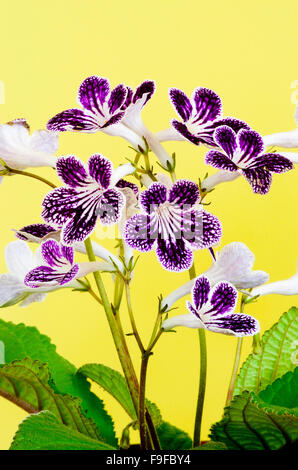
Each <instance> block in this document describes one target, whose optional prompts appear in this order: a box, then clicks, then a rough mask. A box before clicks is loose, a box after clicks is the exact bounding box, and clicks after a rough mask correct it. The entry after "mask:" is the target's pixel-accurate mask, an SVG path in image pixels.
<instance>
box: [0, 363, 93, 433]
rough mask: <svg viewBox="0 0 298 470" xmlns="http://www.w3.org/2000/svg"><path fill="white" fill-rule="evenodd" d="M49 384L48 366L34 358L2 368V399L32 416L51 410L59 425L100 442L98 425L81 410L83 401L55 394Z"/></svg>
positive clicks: (0, 388)
mask: <svg viewBox="0 0 298 470" xmlns="http://www.w3.org/2000/svg"><path fill="white" fill-rule="evenodd" d="M49 381H50V373H49V369H48V367H47V365H46V364H42V363H41V362H40V361H37V360H35V361H33V360H32V359H31V358H27V359H22V360H21V361H18V360H16V361H13V362H11V363H10V364H5V365H3V366H2V367H0V396H3V397H5V398H7V399H8V400H10V401H12V402H13V403H15V404H16V405H18V406H20V407H22V408H23V409H24V410H26V411H28V412H29V413H37V412H39V411H42V410H48V411H51V412H52V413H53V414H54V415H55V416H56V418H57V420H58V422H59V423H61V424H63V425H66V426H69V427H70V428H72V429H74V430H75V431H77V432H80V433H82V434H85V435H86V436H89V437H91V438H93V439H100V438H101V436H100V433H99V430H98V428H97V426H96V424H95V423H94V422H93V421H92V420H91V419H90V418H86V417H85V416H84V415H83V413H82V411H81V407H80V401H81V400H80V399H78V398H74V397H71V396H70V395H60V394H58V393H55V392H54V390H53V389H52V388H51V387H50V385H49Z"/></svg>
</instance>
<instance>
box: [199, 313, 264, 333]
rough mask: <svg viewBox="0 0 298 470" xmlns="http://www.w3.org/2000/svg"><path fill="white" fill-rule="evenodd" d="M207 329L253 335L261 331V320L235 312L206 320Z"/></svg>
mask: <svg viewBox="0 0 298 470" xmlns="http://www.w3.org/2000/svg"><path fill="white" fill-rule="evenodd" d="M205 326H206V328H207V330H210V331H214V332H216V333H223V334H226V335H233V336H252V335H255V334H256V333H258V332H259V331H260V327H259V322H258V321H257V320H256V319H255V318H253V317H251V316H250V315H244V314H239V313H233V314H231V315H226V316H224V317H222V318H216V319H214V320H212V321H208V322H205Z"/></svg>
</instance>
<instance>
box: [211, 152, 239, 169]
mask: <svg viewBox="0 0 298 470" xmlns="http://www.w3.org/2000/svg"><path fill="white" fill-rule="evenodd" d="M205 163H207V165H211V166H213V167H214V168H219V169H220V170H227V171H237V170H238V167H237V166H236V165H235V163H233V162H232V160H230V158H229V157H227V156H226V155H224V154H223V153H221V152H218V151H217V150H210V151H209V152H208V153H207V154H206V156H205Z"/></svg>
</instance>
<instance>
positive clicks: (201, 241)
mask: <svg viewBox="0 0 298 470" xmlns="http://www.w3.org/2000/svg"><path fill="white" fill-rule="evenodd" d="M221 236H222V227H221V223H220V221H219V219H218V218H217V217H216V216H215V215H213V214H209V212H205V211H191V213H188V214H184V216H183V237H184V238H185V239H187V240H188V242H189V243H190V244H191V246H192V247H194V248H195V249H203V248H210V247H211V246H214V245H216V244H218V243H219V242H220V239H221Z"/></svg>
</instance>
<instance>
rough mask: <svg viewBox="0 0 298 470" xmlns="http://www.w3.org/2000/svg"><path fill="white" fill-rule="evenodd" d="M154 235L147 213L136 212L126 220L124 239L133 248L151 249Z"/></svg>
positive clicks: (140, 249) (155, 235) (154, 238)
mask: <svg viewBox="0 0 298 470" xmlns="http://www.w3.org/2000/svg"><path fill="white" fill-rule="evenodd" d="M156 237H157V234H154V233H152V232H151V224H150V216H149V215H145V214H136V215H134V216H133V217H131V218H130V219H129V220H128V221H127V222H126V225H125V230H124V239H125V241H126V243H127V244H128V245H129V246H130V247H132V248H134V249H135V250H139V251H150V250H152V248H153V245H154V242H155V241H156Z"/></svg>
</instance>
